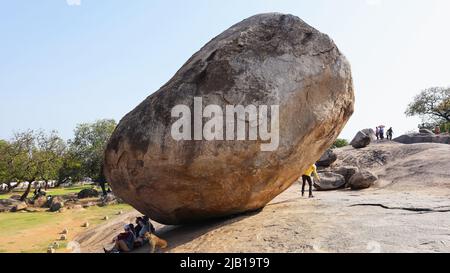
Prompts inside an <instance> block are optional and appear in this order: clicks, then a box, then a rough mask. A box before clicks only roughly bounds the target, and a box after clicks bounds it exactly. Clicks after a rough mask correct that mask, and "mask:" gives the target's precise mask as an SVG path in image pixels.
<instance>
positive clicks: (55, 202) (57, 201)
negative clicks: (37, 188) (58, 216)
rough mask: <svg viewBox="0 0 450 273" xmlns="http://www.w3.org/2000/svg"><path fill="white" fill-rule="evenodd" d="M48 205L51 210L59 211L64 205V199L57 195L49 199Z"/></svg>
mask: <svg viewBox="0 0 450 273" xmlns="http://www.w3.org/2000/svg"><path fill="white" fill-rule="evenodd" d="M48 205H49V208H50V209H49V210H50V211H51V212H57V211H59V210H60V209H62V208H63V207H64V201H63V199H62V198H61V197H58V196H55V197H52V198H51V199H50V200H49V202H48Z"/></svg>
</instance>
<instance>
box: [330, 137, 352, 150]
mask: <svg viewBox="0 0 450 273" xmlns="http://www.w3.org/2000/svg"><path fill="white" fill-rule="evenodd" d="M348 145H349V144H348V141H347V140H346V139H342V138H338V139H336V141H335V142H334V144H333V146H331V149H336V148H342V147H345V146H348Z"/></svg>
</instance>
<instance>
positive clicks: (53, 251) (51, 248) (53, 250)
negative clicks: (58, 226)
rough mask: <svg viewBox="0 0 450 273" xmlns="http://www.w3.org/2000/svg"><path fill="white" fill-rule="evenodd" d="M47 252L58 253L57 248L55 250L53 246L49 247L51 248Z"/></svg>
mask: <svg viewBox="0 0 450 273" xmlns="http://www.w3.org/2000/svg"><path fill="white" fill-rule="evenodd" d="M47 253H48V254H53V253H56V250H55V249H54V248H53V247H49V248H48V249H47Z"/></svg>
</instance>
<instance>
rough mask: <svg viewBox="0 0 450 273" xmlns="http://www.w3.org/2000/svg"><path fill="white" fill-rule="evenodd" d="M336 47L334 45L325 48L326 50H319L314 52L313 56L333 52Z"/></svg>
mask: <svg viewBox="0 0 450 273" xmlns="http://www.w3.org/2000/svg"><path fill="white" fill-rule="evenodd" d="M335 48H336V47H335V46H333V47H331V48H328V49H325V50H322V51H319V52H316V53H312V54H311V56H319V55H322V54H325V53H328V52H331V51H333V50H334V49H335Z"/></svg>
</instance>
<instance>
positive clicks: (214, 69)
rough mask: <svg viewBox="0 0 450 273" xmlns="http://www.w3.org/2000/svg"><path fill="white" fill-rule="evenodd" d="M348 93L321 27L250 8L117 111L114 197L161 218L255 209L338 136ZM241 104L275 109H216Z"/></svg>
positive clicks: (177, 220)
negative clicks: (131, 105) (127, 108)
mask: <svg viewBox="0 0 450 273" xmlns="http://www.w3.org/2000/svg"><path fill="white" fill-rule="evenodd" d="M353 104H354V94H353V84H352V76H351V71H350V65H349V63H348V62H347V60H346V59H345V57H344V56H343V55H342V53H341V52H340V51H339V49H338V48H337V47H336V45H335V44H334V42H333V41H332V40H331V39H330V38H329V37H328V36H327V35H325V34H323V33H321V32H319V31H317V30H316V29H314V28H313V27H311V26H309V25H308V24H306V23H305V22H303V21H302V20H301V19H299V18H298V17H296V16H292V15H285V14H279V13H268V14H260V15H256V16H253V17H250V18H248V19H246V20H244V21H242V22H240V23H238V24H236V25H234V26H232V27H231V28H229V29H228V30H226V31H225V32H223V33H222V34H220V35H219V36H217V37H216V38H214V39H213V40H211V41H210V42H209V43H207V44H206V45H205V46H204V47H203V48H202V49H201V50H200V51H198V52H197V53H195V54H194V55H193V56H192V57H191V58H190V59H189V60H188V61H187V62H186V63H185V64H184V65H183V66H182V67H181V68H180V70H179V71H178V72H177V73H176V74H175V76H174V77H173V78H172V79H171V80H170V81H169V82H167V83H166V84H165V85H164V86H163V87H161V89H160V90H158V91H157V92H155V93H154V94H153V95H151V96H149V97H148V98H147V99H145V100H144V101H143V102H142V103H141V104H139V105H138V106H137V107H136V108H135V109H134V110H133V111H131V112H130V113H128V114H127V115H126V116H125V117H124V118H123V119H122V120H121V121H120V123H119V125H118V126H117V128H116V130H115V132H114V133H113V135H112V137H111V139H110V142H109V144H108V146H107V149H106V153H105V168H104V171H105V175H106V177H107V179H108V181H109V182H110V184H111V187H112V189H113V192H114V193H115V194H116V195H117V196H118V197H120V198H121V199H123V200H124V201H125V202H126V203H129V204H131V205H132V206H133V207H135V208H136V209H137V210H139V211H140V212H142V213H143V214H145V215H147V216H149V217H150V218H152V219H154V220H156V221H158V222H160V223H164V224H182V223H189V222H193V221H199V220H203V219H207V218H215V217H221V216H226V215H232V214H237V213H242V212H246V211H252V210H257V209H260V208H262V207H264V206H265V205H266V204H267V203H269V202H270V201H271V200H272V199H273V198H275V197H276V196H277V195H279V194H280V193H282V192H283V191H285V190H286V189H287V188H289V187H290V186H291V185H292V184H293V183H294V182H295V181H296V180H297V179H298V177H299V176H300V175H301V174H302V172H303V171H304V170H305V169H306V168H307V167H308V166H309V165H310V164H313V163H314V162H316V161H317V160H318V159H319V158H320V156H321V155H322V154H323V153H324V152H325V150H326V149H327V148H328V147H330V146H331V145H332V144H333V142H334V140H335V139H336V138H337V137H338V135H339V133H340V132H341V130H342V128H343V127H344V125H345V124H346V122H347V120H348V119H349V118H350V116H351V115H352V113H353ZM237 105H241V106H243V107H247V109H246V110H252V109H257V110H258V111H259V116H260V117H265V116H266V115H265V114H266V113H269V112H270V114H271V115H269V114H267V117H268V119H267V120H264V119H261V120H259V119H258V118H257V116H256V115H249V116H248V117H246V116H245V114H244V115H241V114H242V113H243V112H242V111H241V112H239V111H238V112H239V113H240V114H239V115H237V117H236V116H235V115H234V114H233V111H231V112H230V113H228V114H227V115H225V118H224V119H222V115H221V113H226V112H228V110H227V109H228V108H231V110H233V109H238V108H233V106H237ZM175 106H177V107H175ZM252 106H254V108H252ZM277 106H278V107H279V108H277ZM241 109H242V108H241ZM265 109H268V110H267V111H265ZM277 109H279V111H277ZM202 110H204V113H203V114H204V115H205V116H208V117H207V118H203V119H202V117H201V113H202ZM226 110H227V111H226ZM249 112H251V111H249ZM174 113H175V115H174ZM277 113H278V116H277ZM212 116H214V119H211V117H212ZM216 117H217V118H216ZM191 119H192V120H191ZM213 121H214V122H213ZM220 121H221V122H223V123H221V122H220ZM211 123H213V124H214V126H212V125H211ZM180 124H182V125H183V126H181V125H180ZM235 124H238V125H239V124H241V125H242V124H243V127H241V128H244V132H245V134H241V133H240V132H242V131H241V130H239V131H238V129H237V128H235V126H234V125H235ZM191 125H192V126H191ZM202 125H204V127H203V131H202ZM258 126H259V127H258ZM257 127H258V128H259V130H256V129H257ZM268 128H270V130H266V129H268ZM213 129H214V130H213ZM277 129H279V130H277ZM174 132H175V136H174ZM204 132H206V134H204V135H202V133H204ZM255 132H259V135H257V136H256V137H255ZM261 132H263V133H264V132H271V133H272V135H271V136H270V138H269V137H267V135H264V134H262V135H261ZM213 133H214V134H213ZM225 133H226V136H225ZM211 134H213V137H212V138H211ZM240 134H241V137H240V140H239V141H238V140H237V136H238V135H240ZM277 135H278V136H279V142H278V143H277V141H276V138H277V137H276V136H277ZM191 139H192V140H191ZM206 139H208V140H209V141H207V140H206ZM222 139H227V140H222ZM242 139H245V140H242ZM269 143H272V145H269V146H268V144H269Z"/></svg>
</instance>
